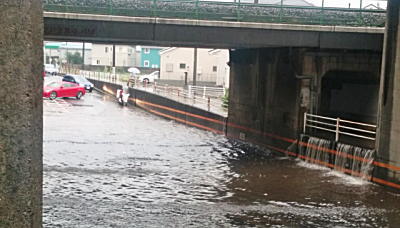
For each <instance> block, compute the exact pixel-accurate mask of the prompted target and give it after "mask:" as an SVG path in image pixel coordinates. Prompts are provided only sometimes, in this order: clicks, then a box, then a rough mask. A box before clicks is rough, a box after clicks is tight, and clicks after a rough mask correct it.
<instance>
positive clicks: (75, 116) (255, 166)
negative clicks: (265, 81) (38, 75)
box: [43, 93, 400, 227]
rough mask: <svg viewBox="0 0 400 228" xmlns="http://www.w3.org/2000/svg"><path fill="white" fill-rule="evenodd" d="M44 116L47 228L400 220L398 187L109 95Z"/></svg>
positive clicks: (48, 110) (60, 106) (49, 107)
mask: <svg viewBox="0 0 400 228" xmlns="http://www.w3.org/2000/svg"><path fill="white" fill-rule="evenodd" d="M44 120H45V122H44V125H45V137H44V206H43V207H44V227H249V226H250V227H251V226H252V227H269V226H276V227H400V195H399V194H396V193H394V192H391V191H388V190H386V189H384V188H383V187H380V186H377V185H374V184H370V183H365V182H362V181H360V180H357V179H354V178H351V177H348V176H344V175H340V174H338V173H336V172H334V171H331V170H329V169H322V168H319V167H318V166H313V165H308V164H306V163H303V162H301V161H296V160H292V159H286V158H281V157H277V156H274V155H271V154H268V153H266V152H263V151H260V150H258V149H256V148H252V147H250V146H248V145H245V144H240V143H236V142H234V141H230V140H228V139H226V138H224V137H222V136H218V135H214V134H212V133H209V132H205V131H202V130H198V129H194V128H189V127H186V126H183V125H180V124H177V123H174V122H172V121H168V120H165V119H162V118H159V117H156V116H153V115H151V114H149V113H146V112H144V111H142V110H140V109H135V108H121V107H119V106H118V105H117V104H116V103H115V102H114V100H113V98H110V97H106V96H102V95H100V94H96V93H93V94H89V95H87V96H86V97H84V99H83V100H80V101H77V100H73V99H70V100H69V99H68V100H57V101H54V102H51V101H45V104H44Z"/></svg>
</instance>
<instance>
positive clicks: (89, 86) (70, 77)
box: [62, 74, 94, 92]
mask: <svg viewBox="0 0 400 228" xmlns="http://www.w3.org/2000/svg"><path fill="white" fill-rule="evenodd" d="M62 80H63V81H64V82H72V83H76V84H79V85H80V86H83V87H85V89H86V90H89V92H92V90H93V88H94V85H93V83H91V82H89V81H88V80H87V79H86V78H85V77H83V76H81V75H74V74H67V75H65V76H64V77H63V79H62Z"/></svg>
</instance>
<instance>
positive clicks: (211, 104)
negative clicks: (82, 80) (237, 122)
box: [62, 69, 227, 115]
mask: <svg viewBox="0 0 400 228" xmlns="http://www.w3.org/2000/svg"><path fill="white" fill-rule="evenodd" d="M62 70H63V71H65V73H73V74H80V75H82V76H85V77H86V78H89V79H95V80H100V81H105V82H110V83H115V84H119V85H123V84H126V83H127V82H126V81H121V77H120V75H119V74H111V73H105V72H94V71H84V70H78V69H62ZM129 84H130V85H129V86H130V87H132V88H135V89H139V90H143V91H146V92H150V93H155V94H158V95H160V96H164V97H168V98H170V99H173V100H176V101H178V102H182V103H185V104H189V105H192V106H196V107H199V108H202V109H204V110H207V111H209V112H215V113H219V114H223V115H226V112H227V110H225V109H224V108H223V106H222V103H223V102H222V100H221V97H212V96H208V95H206V96H203V94H200V93H193V91H190V90H188V89H183V88H179V87H174V86H168V85H164V86H161V85H157V83H152V84H148V83H143V82H141V81H139V80H138V79H134V80H130V83H129ZM196 88H197V87H196ZM199 88H204V87H199ZM206 88H208V89H210V88H213V87H206ZM220 89H223V88H220ZM203 91H204V90H203ZM223 110H225V111H223Z"/></svg>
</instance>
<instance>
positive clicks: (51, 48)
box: [43, 41, 92, 65]
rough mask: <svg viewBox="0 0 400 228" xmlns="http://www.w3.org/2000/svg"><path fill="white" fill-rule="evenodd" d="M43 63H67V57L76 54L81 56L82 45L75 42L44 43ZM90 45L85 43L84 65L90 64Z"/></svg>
mask: <svg viewBox="0 0 400 228" xmlns="http://www.w3.org/2000/svg"><path fill="white" fill-rule="evenodd" d="M43 52H44V63H45V64H53V65H60V64H62V63H67V62H68V59H67V55H69V54H72V55H74V54H76V53H78V55H79V56H80V57H82V56H83V54H82V52H83V43H76V42H48V41H47V42H44V48H43ZM91 53H92V44H90V43H85V64H86V65H87V64H90V63H91V58H92V57H91V56H92V54H91Z"/></svg>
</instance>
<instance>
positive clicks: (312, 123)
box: [303, 113, 376, 142]
mask: <svg viewBox="0 0 400 228" xmlns="http://www.w3.org/2000/svg"><path fill="white" fill-rule="evenodd" d="M307 129H317V130H320V131H324V132H329V133H332V134H335V141H336V142H338V141H339V139H340V136H342V135H345V136H350V137H355V138H359V139H364V140H371V141H375V140H376V125H374V124H368V123H361V122H355V121H350V120H343V119H340V118H331V117H326V116H319V115H313V114H309V113H304V122H303V133H304V134H306V133H307Z"/></svg>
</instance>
